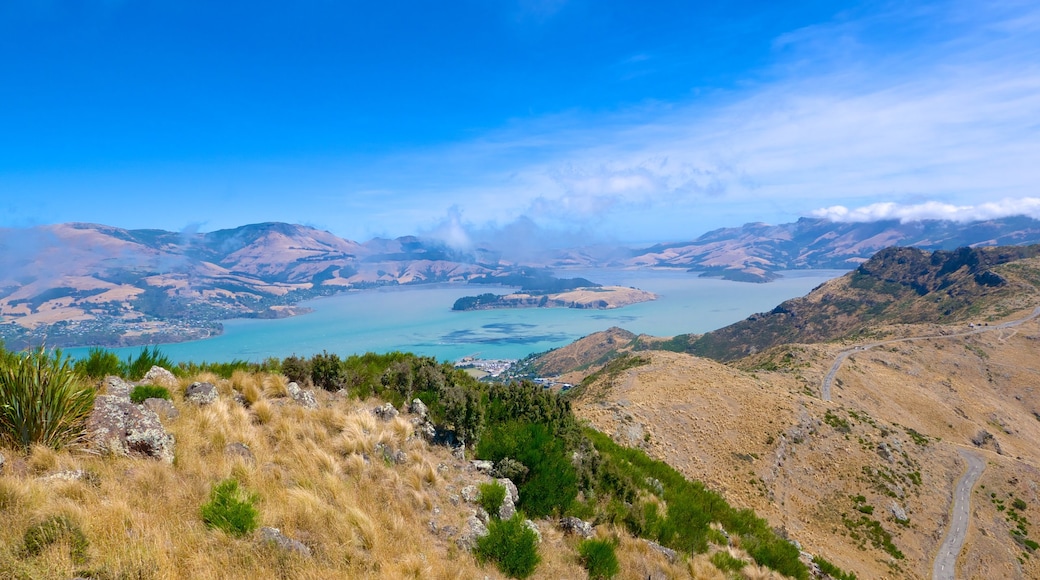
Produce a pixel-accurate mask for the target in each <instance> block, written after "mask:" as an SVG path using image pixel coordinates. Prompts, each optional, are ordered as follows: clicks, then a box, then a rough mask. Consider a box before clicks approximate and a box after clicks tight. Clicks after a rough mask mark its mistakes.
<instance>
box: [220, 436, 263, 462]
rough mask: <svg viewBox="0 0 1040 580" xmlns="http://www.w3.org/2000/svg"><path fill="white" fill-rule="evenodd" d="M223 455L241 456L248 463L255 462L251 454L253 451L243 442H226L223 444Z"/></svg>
mask: <svg viewBox="0 0 1040 580" xmlns="http://www.w3.org/2000/svg"><path fill="white" fill-rule="evenodd" d="M224 455H227V456H228V457H241V458H242V460H243V461H245V462H246V463H248V464H250V465H255V464H256V457H254V456H253V452H252V451H250V450H249V446H248V445H246V444H245V443H238V442H236V443H228V444H227V445H225V446H224Z"/></svg>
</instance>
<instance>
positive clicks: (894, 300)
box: [668, 246, 1040, 361]
mask: <svg viewBox="0 0 1040 580" xmlns="http://www.w3.org/2000/svg"><path fill="white" fill-rule="evenodd" d="M1038 254H1040V246H1025V247H1018V246H1010V247H996V248H961V249H959V250H955V251H952V252H945V251H936V252H926V251H923V250H919V249H916V248H888V249H885V250H882V251H880V252H878V253H877V254H875V255H874V257H872V258H871V259H870V260H868V261H867V262H865V263H863V264H862V265H861V266H860V267H859V268H857V269H856V270H853V271H852V272H850V273H848V274H846V275H845V276H842V277H841V278H836V279H834V280H831V281H829V282H826V283H824V284H823V285H821V286H820V287H818V288H816V289H814V290H813V291H812V292H810V293H809V294H808V295H807V296H804V297H801V298H794V299H792V300H788V301H786V302H784V303H782V304H780V305H779V306H777V307H776V308H774V309H773V310H771V311H769V312H765V313H761V314H755V315H752V316H750V317H748V318H747V319H746V320H743V321H741V322H738V323H736V324H732V325H730V326H727V327H725V328H721V329H719V330H715V331H712V332H709V333H706V334H704V335H701V336H696V337H695V336H679V337H676V339H675V340H673V341H672V342H671V343H669V345H668V346H669V348H671V349H674V350H683V351H685V352H688V353H690V354H694V355H697V356H703V357H708V358H712V359H715V360H720V361H730V360H735V359H738V358H741V357H744V356H747V355H749V354H754V353H756V352H760V351H763V350H766V349H768V348H771V347H774V346H777V345H781V344H786V343H811V342H824V341H828V340H834V339H838V338H843V337H847V336H854V335H856V334H857V333H862V332H864V331H866V330H868V329H870V328H871V327H876V326H879V325H883V324H911V323H921V322H933V323H937V324H949V323H953V322H961V321H965V322H967V321H973V322H978V323H985V322H986V321H991V320H995V319H997V318H999V317H1001V316H1003V315H1005V314H1006V313H1007V310H1006V308H1007V303H1006V300H1008V299H1014V298H1015V297H1016V296H1019V297H1020V298H1024V296H1021V294H1023V293H1025V294H1029V295H1034V294H1036V293H1037V285H1036V280H1037V279H1040V263H1038V261H1037V258H1036V256H1037V255H1038Z"/></svg>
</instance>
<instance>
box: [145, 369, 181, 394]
mask: <svg viewBox="0 0 1040 580" xmlns="http://www.w3.org/2000/svg"><path fill="white" fill-rule="evenodd" d="M141 383H142V384H146V385H158V386H160V387H166V388H168V389H173V388H176V387H177V386H178V385H180V381H178V380H177V377H175V376H173V373H171V372H170V371H168V370H166V369H164V368H162V367H160V366H153V367H152V368H150V369H148V372H147V373H145V375H144V378H143V379H141Z"/></svg>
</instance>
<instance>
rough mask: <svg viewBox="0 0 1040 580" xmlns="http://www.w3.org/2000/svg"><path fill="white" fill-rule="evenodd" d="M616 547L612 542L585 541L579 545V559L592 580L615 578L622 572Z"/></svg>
mask: <svg viewBox="0 0 1040 580" xmlns="http://www.w3.org/2000/svg"><path fill="white" fill-rule="evenodd" d="M614 546H615V543H614V542H612V541H610V540H583V541H582V542H581V544H579V545H578V557H579V558H580V559H581V565H582V566H584V567H585V570H587V571H588V573H589V578H590V580H599V579H606V578H613V577H614V576H617V574H618V572H620V571H621V570H620V567H619V566H618V559H617V554H616V553H615V552H614Z"/></svg>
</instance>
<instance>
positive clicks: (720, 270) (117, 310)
mask: <svg viewBox="0 0 1040 580" xmlns="http://www.w3.org/2000/svg"><path fill="white" fill-rule="evenodd" d="M529 241H530V240H529ZM1029 243H1040V221H1037V220H1034V219H1030V218H1007V219H1002V220H992V221H984V222H975V223H971V224H957V223H952V222H939V221H930V222H919V223H907V224H901V223H898V222H876V223H868V224H841V223H832V222H828V221H826V220H819V219H802V220H799V221H798V222H795V223H792V224H784V225H779V226H769V225H765V224H748V225H745V226H742V227H740V228H726V229H720V230H715V231H713V232H709V233H707V234H705V235H703V236H701V237H699V238H697V239H696V240H694V241H692V242H681V243H670V244H660V245H656V246H652V247H650V248H646V249H642V250H637V251H632V250H624V249H621V248H608V247H604V246H602V245H599V246H593V245H589V246H587V247H579V248H569V249H556V250H538V251H535V250H533V249H532V248H531V247H527V246H528V245H525V244H519V243H518V244H517V247H515V248H514V247H492V246H490V245H488V244H483V245H478V246H477V247H475V248H473V249H470V250H467V251H460V250H457V249H454V248H451V247H449V246H447V245H445V244H444V243H441V242H439V241H436V240H430V239H423V238H419V237H415V236H405V237H400V238H396V239H392V240H390V239H382V238H377V239H373V240H370V241H368V242H364V243H359V242H355V241H351V240H345V239H342V238H339V237H337V236H335V235H333V234H331V233H329V232H326V231H321V230H317V229H314V228H310V227H306V226H301V225H293V224H286V223H262V224H251V225H246V226H242V227H238V228H233V229H227V230H218V231H215V232H209V233H177V232H167V231H162V230H153V229H144V230H126V229H121V228H116V227H111V226H105V225H98V224H84V223H68V224H58V225H49V226H39V227H34V228H28V229H0V339H2V340H4V341H6V342H7V344H8V346H12V347H20V346H24V345H26V344H29V343H32V344H39V343H40V342H44V341H45V342H46V343H47V344H48V345H51V346H62V345H83V344H100V345H108V346H120V345H132V344H150V343H155V342H174V341H182V340H190V339H196V338H204V337H207V336H211V335H213V334H216V333H219V332H220V331H221V321H222V320H226V319H230V318H241V317H282V316H290V315H292V314H295V313H298V312H300V309H299V308H298V307H296V304H298V303H299V302H300V301H301V300H304V299H307V298H312V297H315V296H322V295H328V294H332V293H335V292H338V291H342V290H346V289H358V288H369V287H374V286H381V285H398V284H421V283H429V282H468V281H474V282H477V281H480V282H485V283H486V282H500V283H502V284H504V285H508V284H510V283H515V280H516V279H517V278H518V276H520V277H521V278H522V277H524V276H529V275H530V274H531V272H540V271H544V270H545V269H553V268H567V267H581V268H593V267H600V266H621V267H647V266H652V267H674V268H684V269H688V270H691V271H694V272H701V273H702V275H718V276H723V277H725V278H728V279H732V280H744V281H755V282H765V281H769V280H771V279H773V278H774V277H775V276H777V272H778V271H780V270H786V269H799V268H853V267H855V266H857V265H859V264H861V263H863V262H865V261H866V260H867V259H868V258H869V257H870V256H871V255H872V254H873V253H874V252H876V251H878V250H880V249H882V248H885V247H888V246H892V245H897V244H898V245H903V246H908V245H909V246H916V247H920V248H923V249H953V248H956V247H962V246H972V247H979V246H991V245H997V244H1002V245H1007V244H1029ZM521 246H522V247H521ZM534 246H537V244H534ZM532 247H533V246H532ZM518 256H523V258H519V257H518ZM448 306H449V305H445V307H448Z"/></svg>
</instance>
